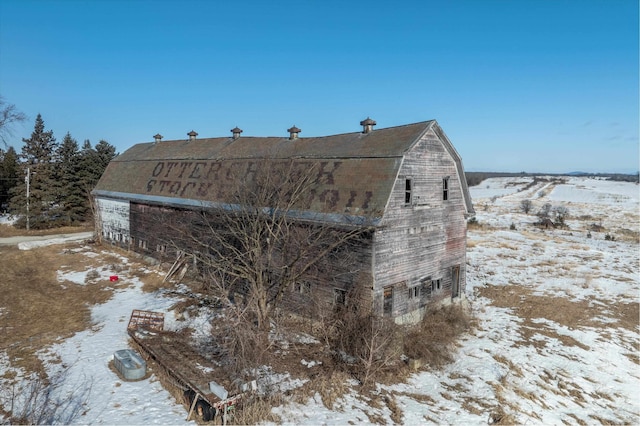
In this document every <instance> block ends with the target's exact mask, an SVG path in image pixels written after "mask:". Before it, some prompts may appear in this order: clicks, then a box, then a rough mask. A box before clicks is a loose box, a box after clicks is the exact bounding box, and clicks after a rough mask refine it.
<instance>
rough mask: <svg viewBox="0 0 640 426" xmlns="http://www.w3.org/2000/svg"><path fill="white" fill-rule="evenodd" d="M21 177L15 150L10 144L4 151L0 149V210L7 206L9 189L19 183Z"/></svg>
mask: <svg viewBox="0 0 640 426" xmlns="http://www.w3.org/2000/svg"><path fill="white" fill-rule="evenodd" d="M21 178H22V173H21V171H20V161H19V159H18V153H17V152H16V150H15V149H14V148H13V147H12V146H10V147H9V149H7V151H6V152H5V151H3V150H2V149H0V212H3V211H4V210H5V209H7V208H8V207H9V199H10V198H11V197H10V195H9V194H10V191H11V189H12V188H14V187H15V186H17V185H18V183H20V180H21Z"/></svg>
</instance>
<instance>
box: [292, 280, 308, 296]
mask: <svg viewBox="0 0 640 426" xmlns="http://www.w3.org/2000/svg"><path fill="white" fill-rule="evenodd" d="M294 290H295V291H296V293H300V294H311V283H310V282H308V281H303V282H298V283H295V285H294Z"/></svg>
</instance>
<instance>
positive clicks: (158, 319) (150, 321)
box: [127, 309, 164, 331]
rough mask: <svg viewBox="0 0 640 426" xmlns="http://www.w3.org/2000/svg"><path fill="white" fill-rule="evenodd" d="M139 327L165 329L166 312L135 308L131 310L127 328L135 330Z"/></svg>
mask: <svg viewBox="0 0 640 426" xmlns="http://www.w3.org/2000/svg"><path fill="white" fill-rule="evenodd" d="M137 328H147V329H150V330H159V331H162V330H163V329H164V314H163V313H162V312H153V311H142V310H139V309H134V310H133V312H131V319H129V325H128V326H127V329H129V330H135V329H137Z"/></svg>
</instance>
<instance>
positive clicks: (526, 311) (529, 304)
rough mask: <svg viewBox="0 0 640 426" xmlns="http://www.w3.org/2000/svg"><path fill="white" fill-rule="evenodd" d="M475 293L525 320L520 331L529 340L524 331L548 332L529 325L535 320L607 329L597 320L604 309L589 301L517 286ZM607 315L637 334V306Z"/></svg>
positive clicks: (610, 309) (619, 306)
mask: <svg viewBox="0 0 640 426" xmlns="http://www.w3.org/2000/svg"><path fill="white" fill-rule="evenodd" d="M478 293H479V295H480V296H482V297H486V298H488V299H490V300H491V301H492V302H491V304H492V305H494V306H498V307H502V308H511V309H513V310H514V312H515V314H516V315H517V316H519V317H520V318H523V319H524V322H523V326H524V327H523V330H524V333H525V335H528V336H531V334H533V333H527V332H526V330H527V329H532V330H533V331H534V332H535V331H537V332H540V333H545V334H546V333H548V332H550V330H547V331H546V332H545V330H544V329H545V328H547V327H546V326H545V325H544V324H537V323H534V322H532V321H531V320H532V319H535V318H546V319H548V320H551V321H553V322H556V323H558V324H560V325H565V326H568V327H571V328H576V327H581V326H589V327H598V328H602V327H609V326H610V325H607V324H603V323H602V322H600V321H598V320H597V318H598V317H600V316H601V315H602V314H603V311H604V309H603V307H602V306H601V305H599V304H596V303H592V300H588V299H587V300H573V301H572V300H569V299H567V298H564V297H556V296H540V295H534V294H533V292H532V290H530V289H528V288H526V287H522V286H518V285H508V286H485V287H480V288H478ZM606 311H607V316H609V317H611V318H614V319H616V320H617V321H618V322H617V323H616V324H617V325H618V326H620V327H623V328H626V329H628V330H631V331H636V329H637V326H638V318H639V317H640V303H638V302H633V303H622V302H619V303H612V304H610V305H608V306H607V307H606ZM554 337H555V338H558V339H559V340H561V341H563V342H564V343H565V344H570V345H574V346H580V347H583V348H586V347H585V346H584V345H583V344H581V343H579V342H576V341H575V340H573V341H570V340H572V339H570V338H569V337H568V336H559V335H557V334H555V335H554ZM563 339H565V340H566V341H565V340H563Z"/></svg>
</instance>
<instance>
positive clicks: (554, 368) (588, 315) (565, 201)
mask: <svg viewBox="0 0 640 426" xmlns="http://www.w3.org/2000/svg"><path fill="white" fill-rule="evenodd" d="M553 179H555V178H550V179H549V180H536V181H535V182H534V181H533V178H529V177H526V178H525V177H522V178H495V179H489V180H487V181H484V182H482V183H481V184H480V185H479V186H477V187H472V188H471V194H472V197H473V200H474V205H475V208H476V211H477V219H478V222H479V224H480V226H479V227H475V228H472V229H470V230H469V234H468V237H469V250H468V258H467V263H468V273H467V280H468V282H467V289H466V295H467V298H468V299H469V300H470V302H471V306H472V310H473V314H474V316H475V319H476V322H477V325H476V327H474V329H473V330H471V331H470V332H469V333H468V334H467V335H465V336H464V337H463V339H462V341H461V342H460V345H459V348H458V350H457V353H456V359H455V361H454V362H453V363H452V364H450V365H448V366H446V367H445V368H443V369H442V370H436V371H428V372H421V373H416V374H414V375H413V376H412V377H411V378H410V380H409V381H408V382H407V383H404V384H400V385H394V386H382V385H380V386H379V387H378V392H379V393H380V394H381V395H383V396H384V397H385V398H386V400H388V401H391V402H392V403H387V404H384V405H382V406H380V405H375V404H374V405H373V406H372V405H371V404H368V401H367V399H366V398H364V397H362V396H360V395H358V393H357V388H354V390H353V391H352V392H351V393H349V394H347V395H346V396H345V397H343V398H342V399H340V400H338V402H337V403H336V406H334V407H333V409H331V410H329V409H327V408H326V407H325V406H324V405H323V404H322V401H321V399H320V396H319V395H316V396H315V397H312V398H310V399H309V400H308V401H306V403H304V404H298V403H293V402H292V403H288V404H286V405H283V406H280V407H275V408H274V409H273V411H274V413H276V414H277V415H279V416H280V418H281V419H282V421H283V422H284V423H287V424H310V425H316V424H347V423H350V424H359V423H371V422H373V421H374V419H375V420H377V421H382V422H386V423H394V422H402V423H404V424H429V423H433V424H443V423H445V424H486V423H487V422H488V421H490V419H491V418H495V417H496V416H498V415H499V414H505V415H507V416H509V418H510V419H511V420H512V421H514V422H516V423H519V424H560V423H568V424H597V423H607V422H610V423H624V424H637V423H639V422H640V392H639V390H640V368H639V365H640V364H639V360H638V355H639V354H638V348H639V344H640V328H639V326H638V296H639V292H638V290H639V288H640V264H639V262H640V258H639V257H640V254H639V251H638V249H639V245H638V231H640V211H639V208H640V196H639V195H640V190H639V187H638V185H635V184H632V183H623V182H609V181H603V180H596V179H589V178H577V177H571V178H563V179H564V182H558V181H553ZM525 199H527V200H531V201H532V204H533V208H532V213H530V214H528V215H527V214H524V213H523V212H522V210H521V207H520V205H521V202H522V200H525ZM545 203H550V204H552V205H553V206H554V207H555V206H563V207H566V208H567V209H568V210H569V214H570V216H569V219H568V220H567V224H568V225H569V229H563V230H561V229H552V230H540V229H538V228H535V227H533V226H532V223H533V222H535V221H536V219H537V218H536V217H535V215H534V214H533V213H534V212H537V211H538V210H539V209H540V208H541V207H542V205H544V204H545ZM593 225H597V227H596V228H594V227H593ZM512 228H515V229H512ZM595 229H597V230H595ZM607 235H608V236H609V238H608V239H605V236H607ZM611 236H613V237H614V240H613V241H611ZM86 254H87V255H88V256H90V255H93V253H92V252H90V251H89V249H87V251H86ZM121 262H122V264H123V265H125V266H126V265H127V262H128V260H127V259H125V258H122V259H121ZM99 272H100V273H101V274H103V275H105V276H107V275H108V274H109V270H108V268H104V269H103V270H101V271H99ZM58 277H59V280H60V281H61V282H62V281H65V285H70V283H69V282H71V283H73V284H75V285H84V283H85V278H86V271H69V270H63V271H60V272H59V274H58ZM119 278H120V280H122V282H124V283H126V284H127V286H122V287H119V288H118V289H117V290H116V291H115V293H114V296H113V297H112V298H111V299H110V300H109V301H107V302H106V303H104V304H102V305H98V306H95V307H94V308H93V311H92V316H93V323H94V325H93V327H91V328H90V329H88V330H85V331H83V332H81V333H78V334H76V335H75V336H73V337H71V338H69V339H66V340H64V341H61V342H59V343H57V344H55V345H54V346H52V347H49V348H46V349H43V350H42V352H41V354H40V356H41V358H42V359H43V360H50V361H51V362H50V363H49V364H48V365H49V372H50V374H51V375H52V376H55V375H56V373H57V372H60V371H64V374H63V375H62V376H61V377H63V378H64V380H61V384H60V386H59V387H58V388H57V389H56V393H57V394H56V396H57V397H61V398H65V397H69V396H70V395H71V397H72V399H74V400H75V401H76V402H77V403H78V406H79V407H81V411H82V415H80V416H77V417H74V418H73V419H72V422H73V423H82V424H88V423H92V424H182V423H186V421H185V418H186V412H185V410H184V408H183V407H182V406H181V405H179V404H178V403H177V402H176V401H175V400H174V399H173V398H172V397H171V396H170V395H169V393H168V392H167V391H165V390H164V389H163V388H162V387H161V386H160V384H159V382H158V380H157V379H156V378H155V377H154V376H151V377H150V378H149V379H145V380H142V381H139V382H124V381H122V380H120V379H119V378H118V376H116V375H115V374H114V373H113V371H111V370H110V369H109V367H108V364H109V361H110V360H111V359H112V356H113V352H115V351H116V350H118V349H123V348H126V347H127V334H126V332H125V329H126V324H127V321H128V318H129V315H130V314H131V311H132V310H133V309H149V310H156V311H163V312H166V318H167V319H166V323H167V327H168V328H170V329H171V328H178V326H179V325H178V323H177V322H176V319H175V318H174V317H173V315H172V313H171V312H170V311H168V309H169V308H170V306H171V305H172V304H173V303H175V301H176V299H175V296H171V297H168V296H166V295H163V294H159V293H145V292H143V291H142V284H141V282H140V281H139V280H138V279H137V278H136V277H135V276H134V274H133V273H130V272H129V271H128V270H127V268H126V267H125V268H124V269H123V271H121V272H120V273H119ZM1 318H2V310H1V308H0V320H1ZM190 321H199V322H200V323H199V325H200V328H202V326H203V325H204V324H205V323H206V318H190V319H188V320H187V323H186V324H184V323H182V322H181V323H180V326H184V325H189V322H190ZM306 362H308V364H307V365H311V366H310V367H309V368H313V360H306ZM8 372H15V373H17V374H18V375H25V374H26V373H24V372H22V371H19V370H16V369H14V367H12V366H11V365H10V360H9V359H7V357H6V356H5V355H4V352H3V351H2V349H0V391H2V390H3V389H4V392H5V393H4V396H3V395H2V394H0V403H2V404H6V401H7V400H6V395H7V394H6V392H8V390H7V389H6V383H7V381H6V380H5V378H3V377H7V373H8ZM3 385H5V387H4V388H3ZM5 408H6V405H5ZM71 417H72V416H69V418H71ZM64 420H65V419H64V417H61V418H60V421H61V422H63V423H65V421H64ZM191 423H193V422H191Z"/></svg>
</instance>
